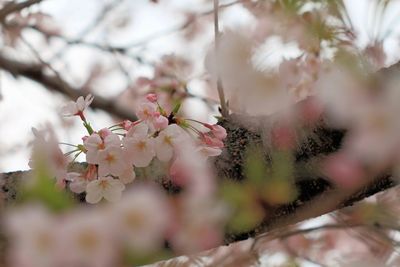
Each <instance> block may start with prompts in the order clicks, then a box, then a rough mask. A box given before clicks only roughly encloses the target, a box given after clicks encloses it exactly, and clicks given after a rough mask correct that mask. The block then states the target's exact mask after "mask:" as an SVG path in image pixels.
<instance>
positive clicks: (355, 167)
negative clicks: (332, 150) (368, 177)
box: [323, 153, 365, 189]
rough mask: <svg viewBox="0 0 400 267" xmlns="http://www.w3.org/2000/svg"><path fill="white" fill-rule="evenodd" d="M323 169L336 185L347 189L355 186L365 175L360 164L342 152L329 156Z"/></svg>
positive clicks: (359, 183)
mask: <svg viewBox="0 0 400 267" xmlns="http://www.w3.org/2000/svg"><path fill="white" fill-rule="evenodd" d="M323 170H324V173H325V174H326V175H327V176H328V177H329V178H330V179H332V182H334V183H335V184H336V185H337V186H340V187H343V188H348V189H352V188H357V186H359V185H361V184H362V181H363V178H364V177H365V172H364V170H363V169H362V166H361V164H360V163H359V162H357V161H356V160H354V159H351V158H349V157H348V156H347V155H345V154H344V153H340V154H336V155H333V156H331V157H329V158H328V159H327V160H326V161H325V164H324V165H323Z"/></svg>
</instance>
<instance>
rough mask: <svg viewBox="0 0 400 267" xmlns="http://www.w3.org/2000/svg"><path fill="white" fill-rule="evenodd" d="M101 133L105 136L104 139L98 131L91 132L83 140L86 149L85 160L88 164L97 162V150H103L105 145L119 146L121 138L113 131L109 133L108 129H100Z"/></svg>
mask: <svg viewBox="0 0 400 267" xmlns="http://www.w3.org/2000/svg"><path fill="white" fill-rule="evenodd" d="M101 133H102V135H103V136H104V137H105V138H104V139H103V138H102V137H101V136H100V134H98V133H93V134H91V135H90V136H89V137H88V138H87V139H86V140H85V141H84V146H85V148H86V150H87V152H86V161H87V162H88V163H90V164H98V163H99V158H98V156H99V152H100V151H101V150H104V149H105V148H107V147H111V146H115V147H120V146H121V140H120V139H119V137H118V135H116V134H114V133H111V132H110V133H109V132H108V131H102V132H101Z"/></svg>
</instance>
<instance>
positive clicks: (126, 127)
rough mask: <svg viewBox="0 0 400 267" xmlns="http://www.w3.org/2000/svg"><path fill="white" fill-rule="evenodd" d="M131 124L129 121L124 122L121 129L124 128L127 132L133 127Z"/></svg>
mask: <svg viewBox="0 0 400 267" xmlns="http://www.w3.org/2000/svg"><path fill="white" fill-rule="evenodd" d="M133 125H134V124H133V122H131V121H130V120H124V121H123V122H121V127H122V128H124V130H125V131H129V130H130V129H131V128H132V127H133Z"/></svg>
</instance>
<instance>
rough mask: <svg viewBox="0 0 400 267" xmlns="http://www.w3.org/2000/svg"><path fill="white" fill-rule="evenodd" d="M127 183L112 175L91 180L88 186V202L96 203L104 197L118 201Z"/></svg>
mask: <svg viewBox="0 0 400 267" xmlns="http://www.w3.org/2000/svg"><path fill="white" fill-rule="evenodd" d="M124 189H125V185H124V184H123V183H122V182H121V181H119V180H118V179H114V178H112V177H100V178H99V179H97V180H94V181H91V182H90V183H89V184H88V185H87V187H86V202H88V203H91V204H95V203H97V202H99V201H100V200H101V199H102V198H105V199H106V200H108V201H110V202H116V201H118V200H119V199H120V198H121V194H122V191H123V190H124Z"/></svg>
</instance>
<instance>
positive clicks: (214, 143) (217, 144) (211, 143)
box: [201, 134, 224, 148]
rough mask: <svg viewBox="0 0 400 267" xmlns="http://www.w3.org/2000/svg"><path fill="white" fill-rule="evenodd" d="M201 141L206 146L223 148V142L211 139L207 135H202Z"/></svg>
mask: <svg viewBox="0 0 400 267" xmlns="http://www.w3.org/2000/svg"><path fill="white" fill-rule="evenodd" d="M201 140H202V142H203V143H204V144H205V145H207V146H211V147H219V148H222V147H224V142H222V141H221V140H220V139H218V138H213V137H211V136H209V135H208V134H202V135H201Z"/></svg>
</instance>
